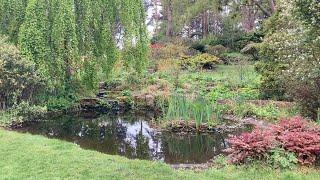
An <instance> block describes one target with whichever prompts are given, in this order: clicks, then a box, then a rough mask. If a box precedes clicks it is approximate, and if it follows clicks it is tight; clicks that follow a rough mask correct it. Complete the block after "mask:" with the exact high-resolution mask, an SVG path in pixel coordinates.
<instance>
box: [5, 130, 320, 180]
mask: <svg viewBox="0 0 320 180" xmlns="http://www.w3.org/2000/svg"><path fill="white" fill-rule="evenodd" d="M0 157H1V158H0V179H66V178H67V179H123V178H126V179H145V178H147V179H290V180H291V179H319V178H320V172H319V171H316V170H312V169H304V170H295V171H282V172H280V171H276V170H272V169H270V168H261V167H250V168H248V167H235V166H226V167H224V168H219V169H210V170H206V171H201V172H194V171H176V170H173V169H172V168H171V167H169V166H168V165H165V164H162V163H158V162H150V161H141V160H128V159H125V158H122V157H118V156H110V155H105V154H101V153H98V152H94V151H88V150H82V149H80V148H79V147H77V146H76V145H74V144H71V143H67V142H62V141H59V140H51V139H47V138H44V137H41V136H33V135H29V134H19V133H15V132H9V131H6V130H0Z"/></svg>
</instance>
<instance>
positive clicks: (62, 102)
mask: <svg viewBox="0 0 320 180" xmlns="http://www.w3.org/2000/svg"><path fill="white" fill-rule="evenodd" d="M73 105H74V100H72V99H69V98H65V97H51V98H49V99H48V100H47V102H46V106H47V108H48V110H49V111H55V110H67V109H69V108H70V107H71V106H73Z"/></svg>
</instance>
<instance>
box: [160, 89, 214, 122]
mask: <svg viewBox="0 0 320 180" xmlns="http://www.w3.org/2000/svg"><path fill="white" fill-rule="evenodd" d="M163 111H164V119H165V120H167V121H176V120H183V121H186V122H191V121H194V122H195V123H196V126H197V128H198V127H199V126H200V125H201V124H202V123H209V124H213V123H215V124H216V120H217V118H218V117H220V115H218V114H216V113H215V108H214V104H213V103H212V102H210V101H209V100H206V99H205V98H203V97H201V96H198V97H196V98H188V97H186V96H185V95H183V94H178V93H175V94H173V95H171V97H170V98H169V100H168V105H167V108H165V109H164V110H163Z"/></svg>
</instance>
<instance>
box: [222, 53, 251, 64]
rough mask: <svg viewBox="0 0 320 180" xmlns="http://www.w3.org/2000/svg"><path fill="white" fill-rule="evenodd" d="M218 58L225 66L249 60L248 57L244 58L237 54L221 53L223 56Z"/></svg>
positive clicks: (244, 56)
mask: <svg viewBox="0 0 320 180" xmlns="http://www.w3.org/2000/svg"><path fill="white" fill-rule="evenodd" d="M219 57H220V59H221V60H222V61H223V62H224V63H225V64H232V63H238V62H240V61H249V60H251V58H250V57H249V56H246V55H244V54H242V53H238V52H231V53H223V54H220V55H219Z"/></svg>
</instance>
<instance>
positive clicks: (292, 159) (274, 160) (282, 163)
mask: <svg viewBox="0 0 320 180" xmlns="http://www.w3.org/2000/svg"><path fill="white" fill-rule="evenodd" d="M269 154H270V155H269V156H268V160H267V162H268V164H270V165H271V166H273V167H274V168H277V169H278V168H279V169H294V168H295V167H296V165H297V163H298V159H297V157H296V155H295V154H294V153H292V152H287V151H285V150H284V149H280V148H277V149H273V150H271V151H270V152H269Z"/></svg>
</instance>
